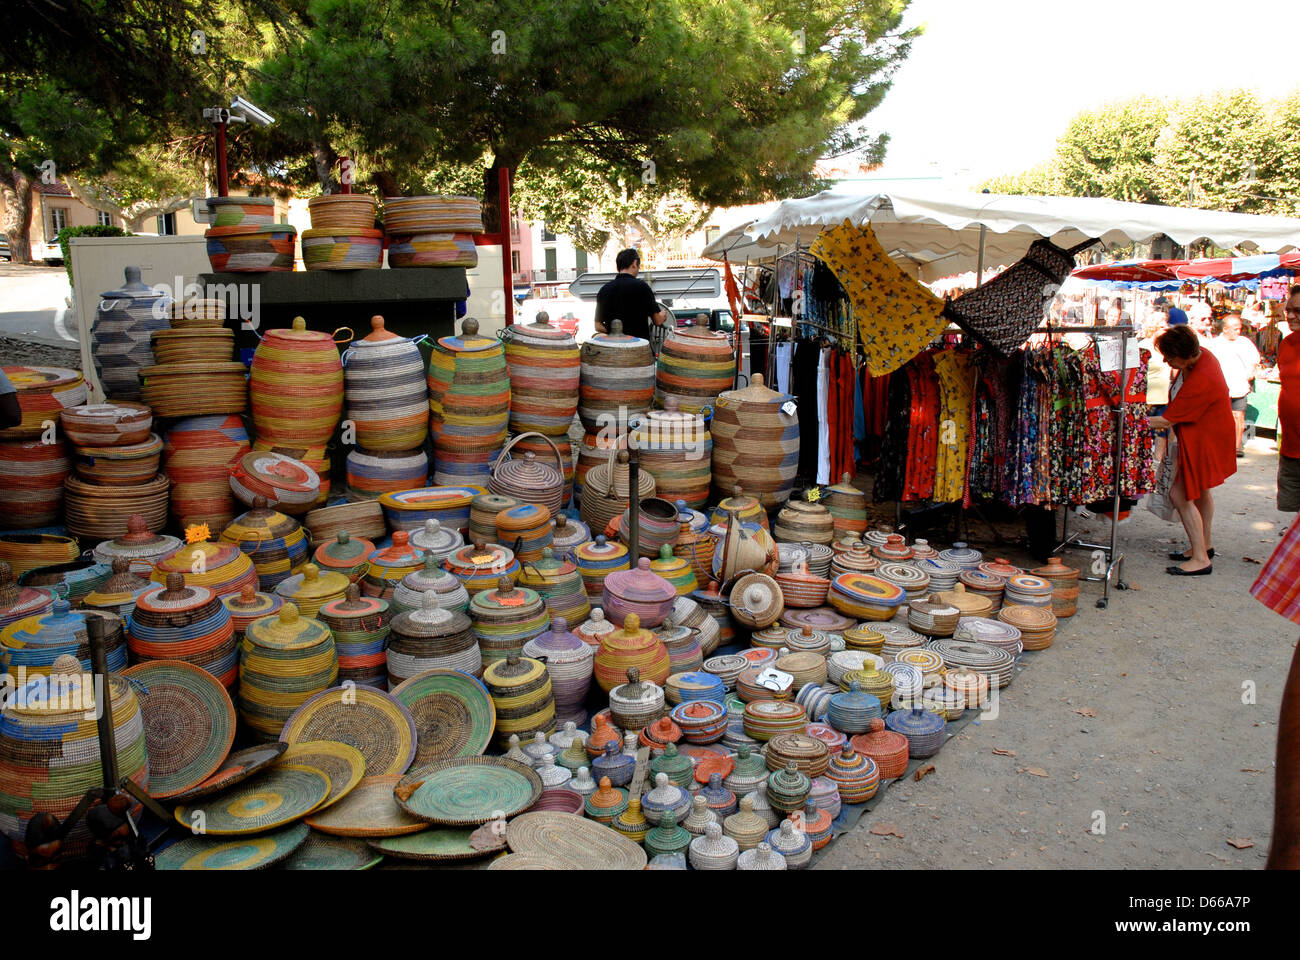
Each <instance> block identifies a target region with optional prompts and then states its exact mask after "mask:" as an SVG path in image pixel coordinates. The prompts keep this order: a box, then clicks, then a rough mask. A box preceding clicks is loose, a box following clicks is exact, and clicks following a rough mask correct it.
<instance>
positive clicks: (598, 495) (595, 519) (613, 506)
mask: <svg viewBox="0 0 1300 960" xmlns="http://www.w3.org/2000/svg"><path fill="white" fill-rule="evenodd" d="M615 460H617V463H615ZM627 461H628V456H627V453H626V452H625V451H620V450H610V451H609V454H608V455H607V457H606V460H605V463H604V464H602V465H601V466H599V467H595V468H594V469H592V470H591V472H590V473H588V474H587V479H586V482H585V483H584V484H583V488H582V509H581V510H580V511H579V513H580V516H581V517H582V521H583V523H585V524H587V526H589V527H590V528H591V530H592V532H595V531H597V530H604V529H605V528H606V527H607V526H609V522H610V521H611V520H613V519H615V518H616V517H618V516H619V515H620V514H622V513H623V511H624V510H626V509H627V508H628V503H629V501H630V499H631V487H630V483H631V480H630V477H629V468H628V462H627ZM637 490H638V492H639V494H640V499H642V500H645V499H646V498H647V497H653V496H654V495H655V479H654V477H653V476H651V475H650V474H649V473H648V472H647V471H645V470H642V471H641V473H640V476H639V479H638V481H637Z"/></svg>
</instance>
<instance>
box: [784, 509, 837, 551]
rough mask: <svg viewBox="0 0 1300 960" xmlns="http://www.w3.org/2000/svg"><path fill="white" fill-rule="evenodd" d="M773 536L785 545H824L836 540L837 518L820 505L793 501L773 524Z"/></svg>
mask: <svg viewBox="0 0 1300 960" xmlns="http://www.w3.org/2000/svg"><path fill="white" fill-rule="evenodd" d="M772 536H773V537H775V538H776V539H777V540H778V541H781V542H784V543H805V542H806V543H824V544H829V543H830V542H831V541H833V540H834V539H835V518H834V517H833V516H832V515H831V512H830V510H828V509H827V508H826V507H825V506H823V505H822V504H820V503H808V502H807V501H804V500H794V499H791V500H790V501H789V502H788V503H787V504H786V505H785V506H784V507H782V508H781V511H780V513H778V514H777V515H776V522H775V523H774V524H772Z"/></svg>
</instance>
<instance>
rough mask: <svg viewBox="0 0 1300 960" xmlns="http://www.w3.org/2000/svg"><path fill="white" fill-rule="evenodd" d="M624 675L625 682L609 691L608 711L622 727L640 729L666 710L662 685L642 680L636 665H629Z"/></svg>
mask: <svg viewBox="0 0 1300 960" xmlns="http://www.w3.org/2000/svg"><path fill="white" fill-rule="evenodd" d="M626 676H627V683H624V684H620V685H619V686H617V687H614V688H613V689H612V690H610V691H609V712H610V714H611V715H612V717H613V719H614V722H615V723H616V724H618V725H619V726H620V727H622V728H623V729H625V730H640V729H641V728H642V727H644V726H645V725H646V724H649V723H653V722H654V721H656V720H658V719H659V718H660V717H662V716H663V715H664V714H665V713H667V712H668V708H667V706H666V705H665V702H664V691H663V687H661V686H659V685H658V684H656V683H654V682H653V681H643V680H642V679H641V671H640V670H638V669H637V668H636V667H629V668H628V669H627V672H626Z"/></svg>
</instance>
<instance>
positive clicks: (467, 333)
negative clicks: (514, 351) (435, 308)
mask: <svg viewBox="0 0 1300 960" xmlns="http://www.w3.org/2000/svg"><path fill="white" fill-rule="evenodd" d="M460 330H461V335H460V336H459V337H440V338H439V339H438V344H437V345H438V346H439V347H441V348H442V349H443V350H444V351H445V352H447V353H453V354H455V353H482V352H483V351H484V350H493V349H496V350H500V349H502V347H501V341H500V340H498V339H497V338H496V337H480V336H479V333H478V330H479V323H478V321H477V320H475V319H474V318H473V317H466V318H465V322H464V323H462V324H461V326H460Z"/></svg>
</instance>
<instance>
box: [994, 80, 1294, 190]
mask: <svg viewBox="0 0 1300 960" xmlns="http://www.w3.org/2000/svg"><path fill="white" fill-rule="evenodd" d="M984 186H985V187H987V188H988V189H989V190H992V191H995V192H998V193H1053V194H1060V195H1064V196H1077V197H1110V198H1112V199H1115V200H1131V201H1137V202H1141V203H1160V204H1166V205H1169V206H1191V207H1202V208H1207V209H1217V210H1230V211H1237V212H1241V213H1272V214H1279V215H1282V216H1296V215H1297V213H1300V208H1298V207H1297V201H1296V198H1297V197H1300V90H1297V91H1296V92H1294V93H1292V94H1290V95H1289V96H1287V97H1283V98H1280V99H1277V100H1271V101H1261V100H1260V99H1259V98H1258V97H1257V96H1256V95H1255V94H1253V93H1250V92H1249V91H1243V90H1232V91H1224V92H1221V93H1217V94H1214V95H1211V96H1207V97H1197V98H1193V99H1188V100H1176V101H1168V100H1153V99H1150V98H1145V97H1138V98H1135V99H1133V100H1128V101H1124V102H1122V103H1115V104H1108V105H1107V106H1104V107H1101V108H1099V109H1096V110H1088V111H1084V112H1083V113H1080V114H1079V115H1078V116H1076V117H1074V118H1073V119H1072V120H1071V121H1070V123H1069V124H1068V125H1067V127H1066V129H1065V132H1064V133H1063V134H1062V135H1061V137H1060V139H1059V140H1058V141H1057V146H1056V152H1055V154H1054V155H1053V157H1052V159H1051V160H1050V161H1048V162H1047V163H1046V164H1043V165H1041V166H1040V167H1038V168H1035V169H1034V170H1031V171H1028V172H1026V173H1024V174H1020V175H1017V176H1010V177H998V178H995V179H993V180H990V181H988V182H987V183H986V184H984Z"/></svg>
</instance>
